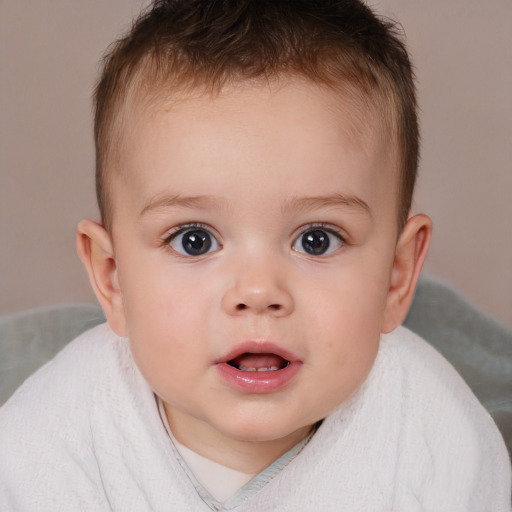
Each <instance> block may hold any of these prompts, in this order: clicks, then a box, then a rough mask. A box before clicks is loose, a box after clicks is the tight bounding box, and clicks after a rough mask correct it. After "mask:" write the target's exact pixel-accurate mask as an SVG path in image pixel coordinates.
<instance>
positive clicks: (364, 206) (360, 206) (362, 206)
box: [283, 194, 372, 218]
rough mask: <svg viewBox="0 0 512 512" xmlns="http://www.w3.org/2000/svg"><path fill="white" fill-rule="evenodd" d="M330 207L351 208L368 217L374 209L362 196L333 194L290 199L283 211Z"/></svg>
mask: <svg viewBox="0 0 512 512" xmlns="http://www.w3.org/2000/svg"><path fill="white" fill-rule="evenodd" d="M330 207H335V208H336V207H343V208H349V209H353V210H356V211H359V212H361V213H364V214H365V215H367V216H368V217H370V218H371V217H372V210H371V208H370V207H369V206H368V203H366V202H365V201H363V200H362V199H361V198H359V197H357V196H353V195H344V194H334V195H332V196H314V197H297V198H293V199H291V200H290V201H288V202H287V203H286V204H285V205H284V206H283V213H285V212H287V211H289V210H294V211H297V210H299V211H305V212H307V211H310V210H316V209H319V208H330Z"/></svg>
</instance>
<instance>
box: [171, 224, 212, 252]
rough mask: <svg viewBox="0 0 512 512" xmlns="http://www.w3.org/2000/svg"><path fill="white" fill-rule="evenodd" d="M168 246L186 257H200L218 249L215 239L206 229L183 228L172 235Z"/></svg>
mask: <svg viewBox="0 0 512 512" xmlns="http://www.w3.org/2000/svg"><path fill="white" fill-rule="evenodd" d="M169 245H170V246H171V247H172V248H173V249H174V250H175V251H176V252H178V253H180V254H184V255H186V256H202V255H204V254H207V253H209V252H211V251H216V250H218V249H219V243H218V242H217V240H216V238H215V237H214V236H213V235H212V234H211V233H210V232H209V231H207V230H206V229H202V228H185V229H182V230H180V231H178V232H177V233H176V234H174V235H173V236H172V238H171V240H170V242H169Z"/></svg>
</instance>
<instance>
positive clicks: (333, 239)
mask: <svg viewBox="0 0 512 512" xmlns="http://www.w3.org/2000/svg"><path fill="white" fill-rule="evenodd" d="M343 243H344V240H343V238H342V237H341V236H340V235H339V234H338V233H335V232H334V231H332V230H329V229H320V228H315V229H309V230H308V231H304V232H303V233H302V234H301V235H300V236H299V237H298V238H297V240H295V242H294V244H293V249H294V250H295V251H297V252H302V253H305V254H309V255H311V256H325V255H327V254H330V253H332V252H334V251H336V250H337V249H339V248H340V247H341V246H342V245H343Z"/></svg>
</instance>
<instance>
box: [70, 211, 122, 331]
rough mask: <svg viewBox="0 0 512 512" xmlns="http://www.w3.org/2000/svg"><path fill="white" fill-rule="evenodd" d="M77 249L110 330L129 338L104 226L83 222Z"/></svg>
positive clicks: (109, 244)
mask: <svg viewBox="0 0 512 512" xmlns="http://www.w3.org/2000/svg"><path fill="white" fill-rule="evenodd" d="M76 247H77V251H78V255H79V256H80V259H81V260H82V262H83V264H84V265H85V268H86V269H87V273H88V274H89V281H90V282H91V286H92V288H93V290H94V293H95V294H96V298H97V299H98V301H99V303H100V304H101V307H102V308H103V311H104V313H105V316H106V317H107V321H108V323H109V325H110V327H111V328H112V330H113V331H114V332H115V333H116V334H118V335H119V336H126V331H127V329H126V319H125V314H124V305H123V297H122V294H121V289H120V287H119V279H118V272H117V265H116V260H115V255H114V246H113V244H112V239H111V237H110V235H109V234H108V232H107V231H106V229H105V228H104V227H103V226H102V225H101V224H99V223H97V222H94V221H92V220H83V221H81V222H80V223H79V224H78V227H77V230H76Z"/></svg>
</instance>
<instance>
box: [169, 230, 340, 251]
mask: <svg viewBox="0 0 512 512" xmlns="http://www.w3.org/2000/svg"><path fill="white" fill-rule="evenodd" d="M194 229H198V230H203V231H205V232H207V233H209V234H210V235H211V237H212V238H213V239H214V240H215V241H216V243H217V244H218V245H219V246H220V243H219V242H218V236H217V235H215V234H214V233H213V230H212V228H211V227H210V226H208V225H206V224H203V223H200V222H190V223H187V224H181V225H179V226H176V227H175V228H173V229H172V230H171V231H170V232H168V233H167V234H166V235H165V237H164V238H163V239H162V241H161V245H162V246H163V247H164V248H165V249H166V250H170V251H172V252H173V253H175V254H176V253H177V254H178V255H181V256H184V257H190V256H191V255H182V254H181V253H180V252H178V251H176V250H175V249H173V248H172V247H171V243H172V241H173V240H174V239H175V238H176V237H178V236H179V235H180V234H182V233H186V232H187V231H192V230H194ZM315 230H318V231H323V232H324V233H326V234H328V235H333V236H334V237H336V238H337V240H338V242H339V244H340V246H341V247H343V246H346V245H348V242H347V239H346V238H345V236H344V235H343V234H342V233H341V231H340V230H339V228H337V227H336V226H332V225H331V224H326V223H321V222H314V223H311V224H306V225H305V226H302V227H301V228H300V229H299V230H298V233H297V234H296V235H295V236H294V238H293V243H292V248H293V247H294V246H295V244H297V243H299V242H300V241H301V239H302V237H303V236H304V235H305V234H306V233H308V232H313V231H315ZM328 245H329V246H330V241H329V244H328ZM338 249H339V248H338ZM338 249H335V250H334V251H331V252H329V253H327V254H323V253H322V254H316V255H314V254H311V253H309V255H311V256H316V257H321V256H326V255H330V254H331V253H332V252H337V250H338ZM296 252H299V253H302V254H308V252H307V251H299V250H296Z"/></svg>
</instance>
